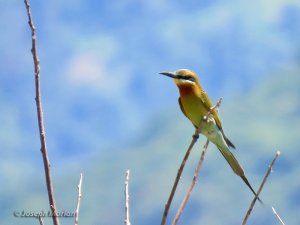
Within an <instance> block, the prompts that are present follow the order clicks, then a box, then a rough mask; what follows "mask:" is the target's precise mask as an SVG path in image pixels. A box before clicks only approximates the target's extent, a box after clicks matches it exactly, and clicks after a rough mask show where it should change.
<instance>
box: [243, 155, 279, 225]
mask: <svg viewBox="0 0 300 225" xmlns="http://www.w3.org/2000/svg"><path fill="white" fill-rule="evenodd" d="M279 155H280V151H277V152H276V155H275V157H274V159H273V161H272V162H271V164H270V165H269V167H268V170H267V172H266V175H265V176H264V179H263V181H262V183H261V185H260V187H259V189H258V191H257V195H256V196H255V197H254V199H253V201H252V202H251V204H250V207H249V209H248V211H247V213H246V215H245V218H244V220H243V222H242V225H245V224H246V223H247V220H248V217H249V216H250V214H251V212H252V209H253V207H254V205H255V203H256V200H257V198H258V196H259V194H260V192H261V191H262V189H263V187H264V185H265V183H266V181H267V179H268V177H269V175H270V173H271V171H272V167H273V165H274V163H275V161H276V159H277V158H278V156H279Z"/></svg>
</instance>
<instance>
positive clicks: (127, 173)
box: [124, 170, 131, 225]
mask: <svg viewBox="0 0 300 225" xmlns="http://www.w3.org/2000/svg"><path fill="white" fill-rule="evenodd" d="M129 174H130V170H127V171H126V176H125V191H124V192H125V220H124V222H125V225H131V223H130V214H129V191H128V184H129Z"/></svg>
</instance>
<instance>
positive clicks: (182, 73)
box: [160, 69, 199, 87]
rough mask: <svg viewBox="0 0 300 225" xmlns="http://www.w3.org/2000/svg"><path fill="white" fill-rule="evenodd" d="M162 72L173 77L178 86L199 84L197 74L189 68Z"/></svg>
mask: <svg viewBox="0 0 300 225" xmlns="http://www.w3.org/2000/svg"><path fill="white" fill-rule="evenodd" d="M160 74H162V75H165V76H168V77H171V78H173V80H174V82H175V84H176V85H177V86H178V87H179V86H181V85H184V86H185V85H187V86H194V85H197V84H199V81H198V77H197V75H196V74H195V73H194V72H193V71H191V70H188V69H180V70H176V71H175V72H161V73H160Z"/></svg>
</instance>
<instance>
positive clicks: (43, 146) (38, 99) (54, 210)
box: [24, 0, 60, 225]
mask: <svg viewBox="0 0 300 225" xmlns="http://www.w3.org/2000/svg"><path fill="white" fill-rule="evenodd" d="M24 3H25V6H26V11H27V15H28V24H29V27H30V29H31V41H32V48H31V53H32V57H33V63H34V77H35V94H36V97H35V101H36V108H37V116H38V126H39V134H40V142H41V152H42V156H43V163H44V171H45V177H46V185H47V192H48V198H49V204H50V209H51V211H52V220H53V224H54V225H59V224H60V223H59V218H58V217H57V216H56V215H57V208H56V204H55V197H54V190H53V185H52V179H51V172H50V161H49V158H48V151H47V146H46V134H45V126H44V118H43V108H42V99H41V88H40V61H39V58H38V52H37V47H36V28H35V26H34V24H33V21H32V16H31V11H30V5H29V3H28V0H24Z"/></svg>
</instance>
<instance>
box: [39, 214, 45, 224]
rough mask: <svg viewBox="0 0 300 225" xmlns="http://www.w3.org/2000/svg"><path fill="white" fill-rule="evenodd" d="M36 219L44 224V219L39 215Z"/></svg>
mask: <svg viewBox="0 0 300 225" xmlns="http://www.w3.org/2000/svg"><path fill="white" fill-rule="evenodd" d="M38 220H39V222H40V225H44V221H43V219H42V217H41V216H38Z"/></svg>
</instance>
